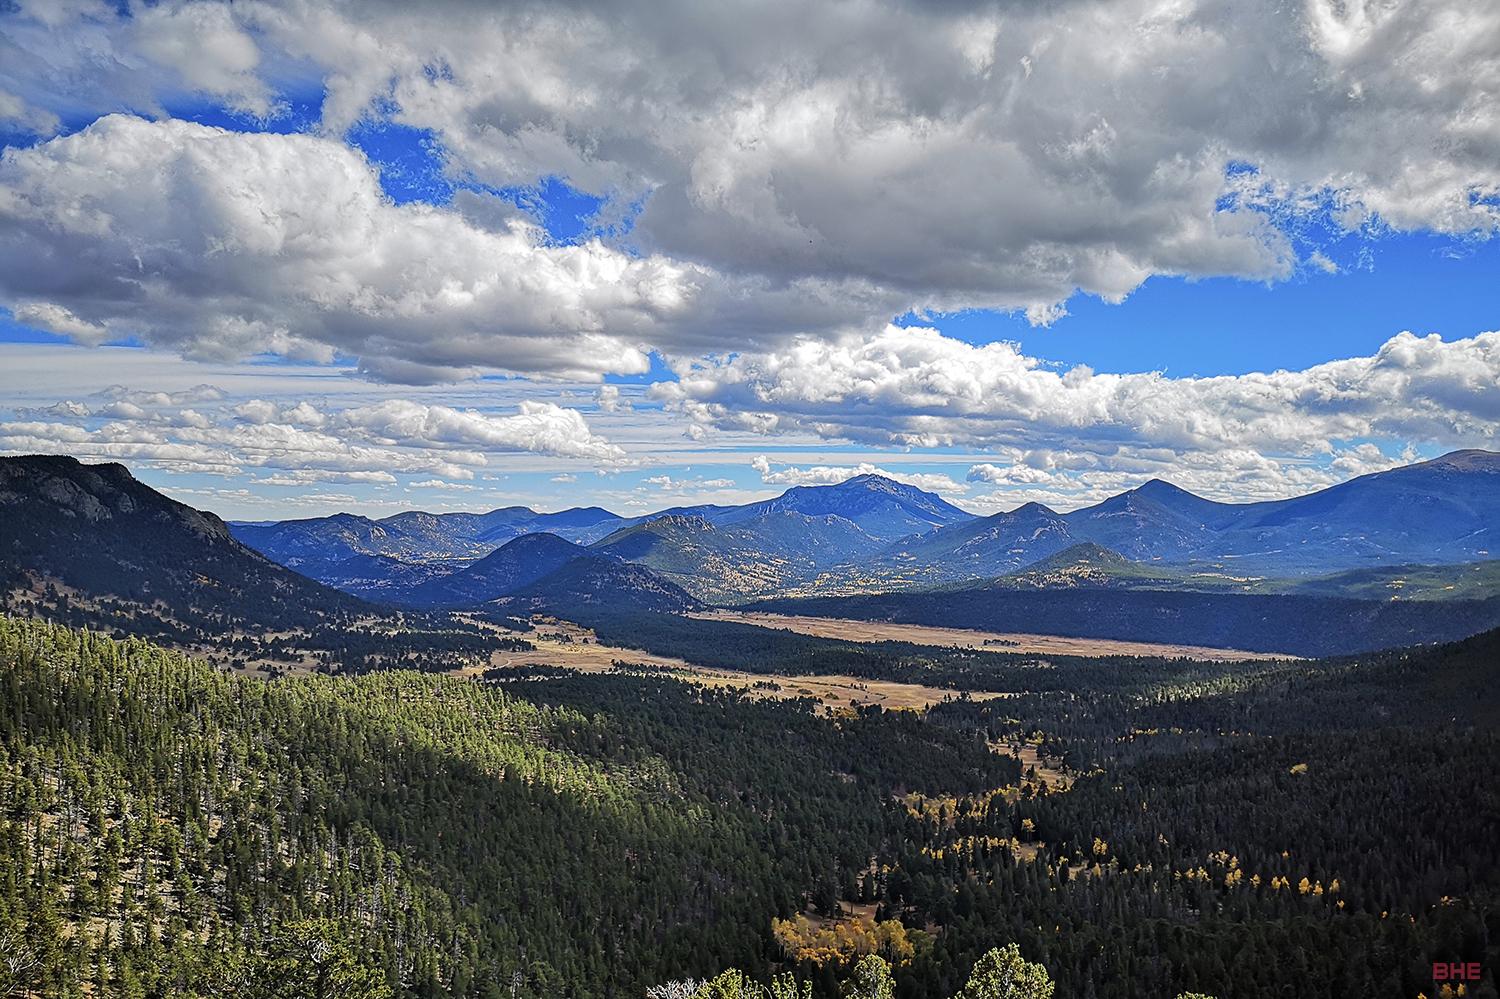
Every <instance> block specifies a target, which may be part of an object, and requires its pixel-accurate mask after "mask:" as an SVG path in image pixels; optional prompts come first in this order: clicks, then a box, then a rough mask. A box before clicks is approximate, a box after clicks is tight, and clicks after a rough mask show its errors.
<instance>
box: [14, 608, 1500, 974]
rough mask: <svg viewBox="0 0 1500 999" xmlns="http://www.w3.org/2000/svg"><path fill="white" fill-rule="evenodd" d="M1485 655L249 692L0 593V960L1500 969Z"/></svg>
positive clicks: (573, 968) (624, 672)
mask: <svg viewBox="0 0 1500 999" xmlns="http://www.w3.org/2000/svg"><path fill="white" fill-rule="evenodd" d="M1497 646H1500V640H1497V637H1496V636H1495V635H1494V634H1490V635H1487V636H1481V637H1479V638H1476V639H1473V640H1470V641H1469V642H1466V643H1460V644H1458V645H1454V646H1446V647H1442V648H1439V649H1435V650H1433V649H1430V650H1414V651H1404V652H1393V653H1388V654H1383V655H1380V656H1373V657H1366V658H1362V659H1348V660H1341V661H1328V662H1313V663H1309V662H1284V663H1282V662H1272V663H1255V664H1201V663H1198V664H1192V663H1185V662H1173V661H1166V660H1124V659H1122V660H1118V661H1112V662H1107V663H1101V662H1093V663H1089V662H1087V661H1077V662H1073V661H1067V660H1057V661H1051V662H1048V663H1046V664H1045V665H1042V664H1038V663H1037V662H1036V661H1035V660H1034V658H1033V660H1032V661H1031V662H1029V663H1028V662H1027V661H1026V660H1025V659H1024V657H1010V656H1002V655H994V656H993V658H985V656H988V655H989V654H979V656H980V657H979V658H974V659H968V658H966V659H964V660H963V661H962V662H961V663H959V664H958V665H960V666H961V667H962V668H961V669H955V671H954V672H953V673H952V674H951V678H952V679H953V680H954V682H955V683H958V684H960V685H962V679H963V677H965V676H969V677H971V678H972V677H973V676H974V675H977V674H978V673H983V672H986V671H992V672H993V673H994V674H995V677H996V683H994V684H992V685H993V686H996V687H997V688H999V689H1007V688H1009V687H1011V686H1014V685H1015V684H1016V683H1018V682H1019V681H1020V680H1021V679H1022V678H1024V677H1027V676H1030V677H1033V678H1042V677H1045V678H1047V679H1046V682H1043V683H1039V684H1037V685H1036V687H1035V689H1032V690H1026V691H1019V692H1012V693H1013V696H1004V697H1000V698H997V699H985V700H981V699H971V698H968V697H965V696H962V694H958V693H956V695H955V698H954V699H953V700H951V701H949V702H947V703H944V704H940V705H938V706H935V707H933V708H932V709H930V710H928V711H927V712H924V713H920V714H919V713H915V712H885V711H881V710H879V709H875V708H864V709H858V708H853V707H851V708H848V709H841V710H839V711H838V712H836V713H835V714H834V715H833V716H831V717H830V716H827V715H825V714H820V713H819V712H818V711H817V710H815V707H814V705H813V703H812V702H810V701H805V702H804V701H792V702H777V701H771V700H759V699H756V698H754V697H753V696H749V695H747V694H743V693H732V692H725V691H718V692H714V691H709V690H706V689H704V688H701V687H698V686H694V685H692V684H688V683H684V682H681V681H680V680H677V679H672V678H669V677H666V676H662V675H658V674H655V673H652V672H650V671H646V670H639V669H634V668H631V667H628V666H626V667H624V668H621V669H617V670H615V671H614V672H611V673H605V674H600V675H581V674H574V673H565V672H560V671H556V670H547V669H530V670H527V669H513V670H499V671H495V672H494V674H493V675H492V679H490V680H488V681H485V680H466V679H459V678H456V677H449V676H440V675H430V674H423V673H416V672H405V671H391V672H377V673H371V674H367V675H350V676H325V675H298V676H289V677H285V678H282V679H279V680H274V681H266V680H259V679H252V678H248V677H244V676H239V675H236V674H233V673H226V672H223V671H221V670H220V669H217V668H215V667H212V666H210V665H207V664H203V663H200V662H196V661H193V660H191V659H187V658H184V657H181V656H179V655H176V654H173V653H169V652H165V651H163V650H161V649H159V648H156V647H154V646H152V645H150V644H148V643H146V642H143V641H140V640H129V641H124V642H116V641H112V640H109V639H105V638H102V637H99V636H97V635H93V634H89V633H85V632H79V631H73V630H68V629H65V628H60V627H56V626H52V625H47V624H43V623H39V622H36V621H33V620H27V619H8V618H7V619H0V670H3V674H0V684H3V686H0V690H3V693H4V696H3V699H0V943H4V945H5V953H6V954H7V956H8V957H9V958H13V959H11V960H8V961H7V962H6V963H5V964H4V965H3V966H0V974H3V975H8V976H10V977H9V979H8V980H7V981H5V982H4V983H3V989H0V991H4V990H9V992H10V993H11V994H18V995H46V996H53V995H56V996H82V995H89V996H102V995H108V996H115V995H120V996H200V995H201V996H218V995H244V996H260V995H266V996H287V997H288V999H290V997H291V996H303V995H329V996H332V995H349V996H353V995H372V996H379V995H392V996H424V997H426V996H433V997H436V996H511V995H517V996H528V997H541V996H574V997H579V999H589V997H601V999H603V997H626V996H632V997H634V996H644V995H646V994H647V990H648V989H649V988H653V987H654V988H657V993H656V994H659V995H666V994H672V995H682V996H694V995H701V996H705V997H711V999H738V997H741V996H744V997H749V996H751V995H752V994H758V993H757V992H756V990H755V989H753V988H752V987H751V986H750V984H749V983H751V982H756V981H758V982H764V983H767V984H768V986H769V985H770V984H771V983H773V982H775V983H777V984H775V986H774V988H772V989H771V991H770V992H768V993H766V994H773V995H777V996H787V997H791V996H800V995H801V994H802V991H801V990H802V988H803V987H805V988H807V989H808V990H810V994H811V995H813V996H816V997H819V999H831V997H833V996H835V995H839V994H841V992H842V994H849V995H866V994H869V995H887V994H888V995H891V996H894V997H898V999H926V997H937V999H946V997H949V996H955V995H963V996H965V997H968V996H974V997H983V999H989V997H991V996H1006V995H1011V996H1020V995H1028V996H1029V995H1044V994H1046V993H1045V992H1042V991H1034V992H1018V991H1012V992H1000V991H989V992H986V991H983V990H982V989H983V988H986V987H989V986H985V984H984V982H980V984H979V985H978V986H974V988H970V986H971V985H973V980H974V979H975V978H976V977H980V978H982V977H983V974H981V973H982V972H983V973H988V972H984V969H985V968H989V969H990V971H991V972H993V973H994V974H993V975H991V979H986V981H990V984H991V985H993V983H994V981H999V980H1000V979H999V978H998V977H995V976H1001V977H1003V975H1001V972H1002V971H1004V974H1006V975H1009V974H1011V972H1015V973H1016V974H1017V975H1020V976H1021V978H1018V979H1017V980H1018V981H1019V980H1021V979H1025V978H1026V976H1027V975H1031V972H1030V971H1025V969H1026V968H1035V969H1036V974H1038V975H1041V974H1045V976H1046V977H1047V978H1048V979H1050V980H1051V981H1053V982H1055V985H1056V993H1055V994H1056V996H1058V997H1064V996H1067V997H1072V996H1081V997H1115V996H1119V997H1125V996H1137V995H1144V996H1158V995H1159V996H1164V997H1167V999H1171V997H1173V996H1176V995H1178V994H1179V993H1185V992H1199V993H1204V994H1209V995H1213V996H1216V997H1218V999H1231V997H1236V999H1252V997H1253V999H1261V997H1273V996H1275V997H1279V996H1284V995H1296V996H1313V997H1330V999H1331V997H1341V996H1356V995H1358V996H1385V995H1390V996H1404V997H1407V999H1413V997H1415V996H1417V995H1418V994H1419V993H1425V994H1426V995H1428V996H1429V997H1434V996H1436V995H1438V994H1439V993H1438V991H1437V989H1436V988H1435V986H1434V984H1433V982H1432V981H1431V962H1433V961H1435V960H1468V961H1479V962H1482V963H1483V965H1484V967H1485V969H1486V981H1485V982H1484V984H1483V985H1481V986H1480V987H1479V989H1478V990H1474V989H1471V990H1469V991H1470V994H1478V995H1489V996H1493V995H1494V994H1495V993H1494V988H1493V977H1492V976H1493V972H1494V968H1495V967H1496V966H1497V958H1500V954H1497V948H1496V941H1497V940H1500V916H1497V912H1496V908H1495V903H1496V899H1497V896H1500V877H1497V870H1500V868H1497V864H1496V861H1497V859H1500V858H1497V856H1496V854H1497V843H1500V788H1497V786H1496V784H1495V782H1494V780H1493V765H1494V761H1495V760H1496V759H1497V758H1500V737H1497V735H1496V726H1495V722H1496V718H1497V714H1496V710H1495V709H1496V700H1495V693H1494V691H1495V685H1494V681H1495V678H1496V672H1497V663H1500V655H1497V652H1500V649H1497ZM814 651H816V650H814ZM837 654H838V655H847V654H848V652H847V650H838V652H837ZM882 656H888V658H889V662H887V663H886V666H888V667H889V668H891V669H893V670H895V671H897V672H899V671H900V670H902V669H908V670H922V671H928V672H930V671H931V670H932V669H933V668H934V666H933V664H934V662H935V661H936V660H935V659H934V658H933V656H932V654H931V650H928V652H927V653H925V654H923V653H921V652H920V650H918V651H913V650H910V649H902V648H888V649H885V650H884V651H883V652H882ZM939 658H940V657H939ZM903 664H904V665H903ZM939 665H940V666H941V664H939ZM949 665H954V664H949ZM1075 669H1076V671H1077V672H1076V674H1075V673H1074V670H1075ZM1070 676H1072V677H1073V679H1069V677H1070ZM992 746H994V747H999V748H1001V749H1004V748H1005V747H1013V746H1021V747H1025V750H1026V754H1029V755H1024V758H1025V759H1027V760H1036V761H1042V762H1044V763H1045V766H1044V767H1043V768H1042V770H1041V771H1040V772H1039V771H1038V769H1037V767H1038V766H1041V765H1042V763H1037V764H1035V765H1034V764H1032V763H1025V764H1022V763H1018V762H1017V761H1016V760H1015V759H1013V758H1012V756H1011V755H1008V754H1007V753H1005V752H996V751H992V749H991V747H992ZM1009 945H1014V949H1013V950H1005V951H1004V952H1003V954H1002V952H1001V951H996V950H995V949H996V948H1007V947H1008V946H1009ZM992 952H993V953H992ZM994 954H1001V955H1002V956H1001V957H995V956H994ZM875 955H878V956H879V957H880V958H881V960H882V961H883V962H888V966H887V970H886V971H885V972H883V974H885V975H886V978H884V979H881V980H880V981H876V982H874V984H873V985H872V984H870V982H869V981H865V980H864V979H862V978H860V976H861V975H866V976H869V975H876V973H877V972H878V971H879V969H878V968H876V966H875V964H874V963H872V960H873V957H874V956H875ZM987 955H988V956H987ZM862 958H863V959H864V960H862ZM1002 959H1003V960H1002ZM997 961H1001V962H1002V964H996V963H995V962H997ZM987 962H988V963H987ZM1003 962H1012V963H1010V964H1004V963H1003ZM1002 965H1003V967H1002ZM976 966H978V970H976ZM726 968H734V969H738V971H734V972H729V973H727V974H721V972H724V969H726ZM861 969H863V970H861ZM997 969H999V970H997ZM1006 969H1009V970H1006ZM1018 969H1019V970H1018ZM1023 971H1024V972H1025V974H1022V972H1023ZM741 973H743V974H741ZM736 975H739V976H740V977H735V976H736ZM776 976H782V977H780V978H777V977H776ZM877 977H878V976H877ZM1027 980H1030V979H1027ZM705 981H707V982H708V984H707V985H705V984H702V983H703V982H705ZM862 981H863V982H864V983H865V984H864V985H861V984H860V982H862ZM871 981H874V979H871ZM1036 981H1037V982H1040V981H1041V979H1036ZM851 983H852V984H851ZM1033 984H1035V983H1033ZM865 985H869V987H870V988H871V989H874V990H875V991H868V990H867V991H866V992H850V991H848V990H849V989H852V988H863V987H865ZM1040 987H1041V986H1040V985H1037V988H1038V989H1040ZM662 989H667V990H673V989H675V990H676V991H675V992H673V991H668V992H663V991H661V990H662ZM881 989H889V992H888V993H887V992H882V991H880V990H881ZM974 989H980V990H979V991H975V990H974ZM788 990H790V991H788ZM966 990H968V991H966Z"/></svg>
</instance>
